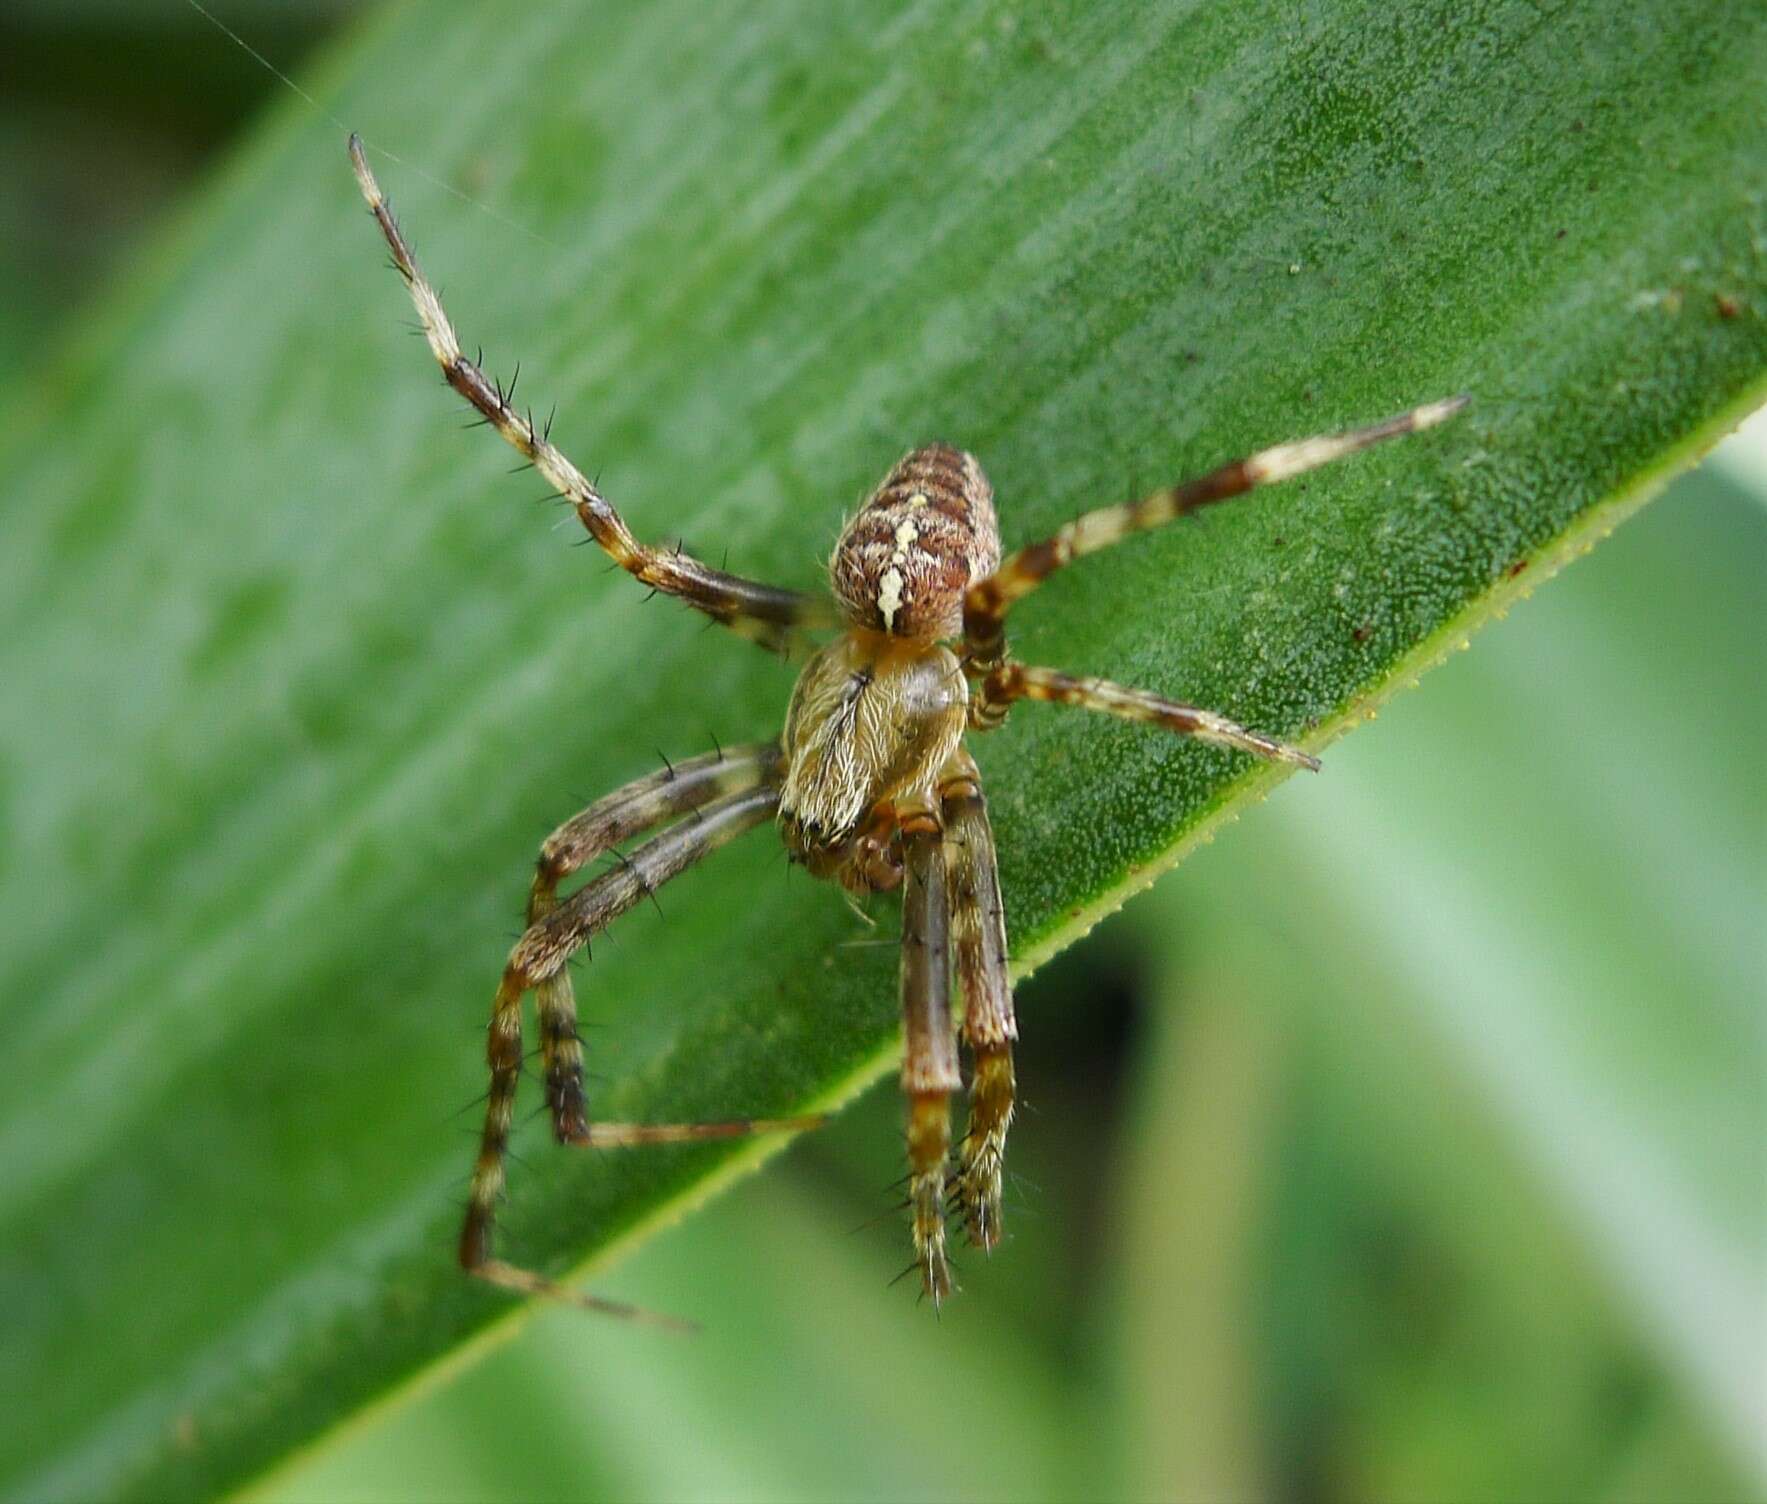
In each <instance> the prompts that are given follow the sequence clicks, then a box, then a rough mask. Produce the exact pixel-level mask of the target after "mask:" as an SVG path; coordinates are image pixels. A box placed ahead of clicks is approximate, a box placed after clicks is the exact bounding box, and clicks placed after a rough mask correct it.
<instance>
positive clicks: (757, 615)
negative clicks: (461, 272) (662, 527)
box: [350, 136, 839, 651]
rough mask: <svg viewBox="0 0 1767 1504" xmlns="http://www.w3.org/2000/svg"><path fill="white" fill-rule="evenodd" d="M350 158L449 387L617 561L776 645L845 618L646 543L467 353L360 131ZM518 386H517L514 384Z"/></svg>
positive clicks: (796, 595) (825, 606)
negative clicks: (373, 167) (366, 153)
mask: <svg viewBox="0 0 1767 1504" xmlns="http://www.w3.org/2000/svg"><path fill="white" fill-rule="evenodd" d="M350 162H351V165H352V166H353V167H354V168H355V171H356V181H357V182H358V183H359V184H360V185H361V188H362V196H363V197H364V198H365V199H367V201H368V207H369V210H370V212H372V213H373V215H374V218H375V222H376V223H377V224H378V225H379V226H380V229H381V233H382V234H383V235H384V236H385V237H386V241H387V245H388V247H389V248H390V249H391V251H392V255H393V265H394V266H395V267H396V268H397V269H398V272H399V275H400V276H402V277H403V278H404V279H405V284H406V286H407V287H408V288H409V289H410V291H411V300H412V302H413V303H414V304H416V307H417V316H418V318H419V319H420V320H421V321H422V324H423V332H424V335H425V336H426V337H427V338H428V340H429V347H430V350H431V351H432V352H433V353H434V355H435V357H436V362H437V364H438V365H440V366H441V368H442V374H443V375H444V376H445V377H446V378H447V380H448V385H449V386H451V387H453V388H454V390H455V391H457V392H459V393H460V395H461V396H462V397H464V398H466V400H467V401H468V402H470V403H471V404H472V405H473V406H474V407H476V408H477V409H478V410H479V412H481V413H482V414H484V417H485V419H486V421H487V422H489V423H490V424H491V426H492V427H493V428H495V429H496V430H497V432H498V433H500V434H502V435H503V437H504V438H505V439H506V440H507V441H508V442H509V443H510V444H511V445H513V446H514V448H515V449H516V450H517V451H518V452H519V453H520V454H521V455H522V457H523V458H524V459H526V460H527V461H528V462H529V463H531V464H532V465H533V466H534V468H535V469H536V470H538V471H539V472H540V474H541V475H543V476H545V477H546V480H547V481H548V482H549V483H550V484H551V485H552V487H553V489H554V490H556V491H557V492H558V493H559V495H561V496H563V497H564V498H565V499H566V500H567V501H569V502H570V504H571V506H572V507H574V508H575V509H576V513H577V517H578V518H579V520H581V522H582V524H583V526H584V527H585V528H586V529H587V530H588V532H589V535H590V536H591V537H592V538H594V540H595V541H596V542H597V543H599V544H600V545H601V546H602V548H603V549H605V550H606V551H607V553H608V556H609V557H610V558H612V559H613V561H614V562H615V563H616V564H618V565H619V566H620V567H621V568H622V569H624V570H626V571H627V572H628V573H629V574H632V575H635V576H636V577H637V578H638V579H640V580H642V581H643V582H644V583H645V584H646V585H648V586H650V587H651V589H653V590H657V591H661V592H662V593H663V594H665V595H672V596H675V597H677V598H678V599H680V600H683V601H686V602H687V604H688V605H690V606H693V607H695V608H697V609H698V610H700V611H703V612H705V613H706V614H707V615H708V616H710V617H711V618H712V619H713V620H715V621H718V622H721V623H723V624H724V625H725V626H727V627H729V628H731V629H732V630H733V631H735V632H738V633H740V634H742V635H743V636H745V637H750V638H753V639H754V640H755V641H757V642H760V643H762V644H763V645H764V646H766V647H769V648H773V649H776V650H781V651H783V650H785V649H786V648H788V647H790V646H791V645H792V643H793V639H794V636H795V635H796V629H799V628H804V627H831V626H838V625H839V621H838V618H837V617H836V615H835V612H834V607H833V604H832V603H831V602H829V601H826V600H823V599H821V598H820V597H817V596H812V595H804V594H801V593H800V592H798V591H795V590H781V589H778V588H776V587H774V586H771V585H761V584H757V583H756V582H755V581H753V580H745V579H743V578H742V577H741V576H739V575H733V574H727V573H725V572H724V571H723V570H721V569H713V568H711V567H710V566H709V565H706V564H702V563H701V562H700V561H699V560H698V559H695V558H693V557H691V556H690V555H688V554H686V553H684V552H682V551H680V550H678V549H672V548H653V547H651V546H650V545H648V544H644V543H640V542H639V541H638V540H637V538H635V537H634V536H633V535H632V531H631V529H630V528H628V527H627V526H626V522H625V519H624V518H622V517H621V516H620V514H619V513H618V512H617V511H615V510H614V508H613V507H612V506H611V505H609V503H608V502H607V501H606V500H605V499H604V498H603V497H602V495H601V493H600V492H599V491H597V490H596V488H595V487H594V486H593V485H592V484H591V483H590V482H589V480H588V479H587V478H586V477H585V476H584V474H583V472H582V471H581V470H579V469H578V468H577V467H576V466H575V465H574V464H572V463H571V461H570V460H568V459H567V458H566V457H565V456H564V454H563V453H561V452H560V451H559V450H558V449H556V448H555V447H554V446H553V444H552V442H551V441H550V440H549V439H548V438H547V436H546V426H547V425H544V424H540V425H537V424H536V423H535V422H534V420H533V419H532V418H531V417H530V416H528V415H527V414H526V413H518V412H517V411H516V410H515V408H514V407H512V406H511V405H510V401H509V398H510V391H506V390H504V389H503V388H502V387H501V386H499V385H498V384H497V383H496V382H494V381H492V380H491V379H490V378H489V377H487V376H486V375H485V373H484V372H483V371H482V370H481V369H480V368H479V366H478V364H477V363H476V362H475V361H471V360H468V359H467V358H466V355H465V352H464V351H462V349H461V347H460V340H459V337H458V336H457V335H456V334H455V332H454V326H453V324H452V323H450V322H449V319H448V315H447V313H446V312H445V311H444V309H443V308H442V300H441V299H440V298H439V297H438V296H437V295H436V290H435V289H434V288H433V287H431V286H430V284H429V282H428V280H427V279H426V278H425V277H424V275H423V273H422V271H420V270H419V269H418V265H417V258H416V257H415V256H413V255H412V252H411V247H410V246H409V244H407V242H406V240H405V236H404V234H403V232H402V231H401V230H400V229H399V227H398V225H397V224H396V223H395V222H394V220H393V215H392V211H391V210H390V209H389V208H388V207H387V201H386V196H385V195H384V194H383V193H382V192H381V191H380V184H379V183H377V182H376V181H375V178H374V173H373V172H372V171H371V170H370V168H369V166H368V159H367V157H366V156H364V154H363V151H362V142H361V140H360V139H359V138H358V137H355V136H351V137H350ZM513 387H514V383H511V390H513Z"/></svg>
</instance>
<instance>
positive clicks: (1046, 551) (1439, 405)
mask: <svg viewBox="0 0 1767 1504" xmlns="http://www.w3.org/2000/svg"><path fill="white" fill-rule="evenodd" d="M1467 401H1468V399H1467V398H1466V397H1450V398H1448V399H1447V400H1446V401H1442V402H1429V403H1425V404H1424V405H1423V406H1421V407H1414V408H1411V409H1410V410H1409V411H1407V412H1402V413H1399V414H1397V415H1396V416H1394V417H1391V418H1388V419H1387V420H1386V421H1385V422H1382V423H1375V424H1371V425H1370V426H1368V427H1366V428H1353V429H1350V430H1349V431H1348V432H1345V433H1335V434H1321V435H1318V436H1316V437H1314V438H1310V439H1298V440H1295V441H1294V442H1292V443H1288V444H1278V445H1276V446H1275V447H1274V448H1271V449H1262V450H1259V451H1258V453H1256V454H1253V455H1248V456H1247V457H1246V458H1245V459H1240V460H1234V461H1233V462H1232V463H1231V464H1227V465H1223V466H1221V468H1220V469H1218V470H1212V471H1210V472H1209V473H1208V474H1207V475H1204V476H1199V477H1198V478H1197V479H1195V480H1189V481H1185V482H1184V483H1183V484H1182V485H1177V486H1168V487H1166V488H1165V489H1164V490H1160V491H1155V492H1154V493H1153V494H1152V495H1151V496H1145V497H1143V498H1142V499H1141V500H1140V501H1131V502H1125V503H1123V504H1122V505H1120V506H1114V507H1100V508H1099V509H1098V510H1097V511H1093V512H1087V513H1085V514H1084V515H1082V516H1080V517H1077V518H1075V519H1074V520H1073V521H1072V522H1069V523H1066V524H1065V525H1063V526H1062V527H1061V528H1060V529H1058V530H1057V531H1056V532H1055V534H1054V535H1053V536H1051V537H1048V538H1045V539H1043V541H1042V542H1040V543H1033V544H1031V545H1030V546H1029V547H1026V548H1021V549H1020V550H1019V551H1018V552H1017V553H1015V554H1013V555H1012V556H1011V557H1010V558H1008V559H1007V560H1005V561H1004V562H1003V563H1002V564H1001V565H1000V567H999V568H998V569H996V570H995V571H994V572H993V573H992V574H990V575H988V576H986V577H985V578H983V579H980V580H977V581H976V582H975V583H974V584H972V585H971V586H970V587H969V589H968V591H967V593H966V594H965V596H964V601H963V658H964V667H965V670H966V671H967V672H968V673H969V674H970V675H971V677H973V678H978V679H985V678H986V677H987V675H989V674H990V673H992V672H993V671H994V670H995V669H997V668H999V667H1000V665H1001V664H1002V663H1004V662H1005V660H1006V613H1007V611H1008V610H1009V609H1010V608H1011V606H1012V604H1013V602H1015V601H1019V600H1023V599H1024V597H1025V596H1027V595H1029V594H1030V593H1031V592H1032V591H1033V590H1035V589H1036V588H1037V587H1038V586H1039V585H1041V584H1042V583H1043V581H1044V580H1046V579H1048V578H1049V576H1050V575H1052V574H1054V573H1055V571H1056V570H1058V569H1060V568H1062V567H1063V566H1064V565H1067V564H1071V563H1073V561H1074V560H1075V559H1078V558H1083V557H1084V556H1085V555H1087V554H1090V553H1096V552H1098V550H1099V549H1101V548H1108V547H1110V545H1111V544H1113V543H1118V542H1121V541H1122V540H1123V539H1124V538H1127V537H1128V536H1129V535H1130V534H1132V533H1139V532H1145V531H1146V530H1147V529H1149V528H1155V527H1163V526H1164V525H1165V524H1166V523H1168V522H1173V521H1175V520H1177V519H1178V518H1180V517H1184V516H1188V515H1189V514H1190V513H1191V512H1194V511H1196V510H1198V509H1199V508H1201V507H1205V506H1208V505H1209V504H1210V503H1212V502H1217V501H1225V500H1227V499H1228V498H1229V497H1233V496H1241V495H1243V494H1244V493H1245V492H1247V491H1250V490H1253V489H1255V488H1256V487H1258V486H1268V485H1273V484H1275V483H1276V482H1277V481H1280V480H1287V479H1288V478H1289V477H1290V476H1293V475H1300V474H1302V473H1303V472H1305V471H1308V470H1314V469H1317V468H1318V467H1319V466H1321V465H1328V464H1330V463H1331V462H1332V461H1333V460H1337V459H1342V458H1343V457H1344V456H1345V455H1350V454H1355V453H1356V452H1357V451H1358V450H1361V449H1367V448H1368V447H1369V446H1370V445H1373V444H1379V443H1381V442H1382V441H1384V440H1386V439H1394V438H1398V437H1399V436H1400V435H1401V434H1408V433H1417V432H1419V431H1420V430H1422V429H1425V428H1433V427H1434V426H1435V425H1436V424H1438V423H1443V422H1446V421H1447V420H1448V419H1449V418H1452V417H1453V416H1454V415H1455V414H1456V413H1458V412H1459V411H1460V410H1461V409H1462V408H1463V407H1465V406H1466V404H1467ZM971 714H972V721H971V723H972V725H974V726H975V727H976V728H977V729H978V730H985V729H988V728H989V727H991V726H996V725H998V724H999V723H1000V720H1001V719H1002V718H1003V717H1004V715H1005V706H1004V705H1003V704H1002V703H1001V702H1000V701H999V700H998V699H997V698H996V697H994V696H991V695H989V694H988V693H987V691H986V689H985V688H984V690H983V693H982V695H981V696H980V697H979V698H978V700H977V701H976V703H975V706H974V708H973V709H972V713H971Z"/></svg>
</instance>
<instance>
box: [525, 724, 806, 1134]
mask: <svg viewBox="0 0 1767 1504" xmlns="http://www.w3.org/2000/svg"><path fill="white" fill-rule="evenodd" d="M778 765H779V747H778V744H777V743H764V744H756V745H754V746H746V747H732V748H731V749H730V750H729V751H727V752H726V751H720V752H713V753H708V754H707V755H705V756H703V757H696V758H693V759H692V760H691V761H688V762H683V763H678V764H675V765H673V766H669V767H665V768H662V769H661V770H659V771H658V772H655V773H651V774H649V775H648V776H646V777H644V778H639V779H636V780H634V781H633V782H631V783H629V784H627V785H626V786H625V787H624V788H621V789H617V790H615V791H614V792H613V793H611V794H609V795H608V796H607V797H606V798H604V799H598V800H596V801H595V803H593V804H591V805H590V806H589V807H588V808H587V809H586V810H584V811H582V813H580V814H578V815H574V816H572V818H571V819H569V820H567V821H565V823H564V824H563V825H561V826H559V827H558V829H557V830H555V831H553V833H552V834H551V835H550V836H548V837H547V838H546V841H545V843H544V844H543V845H542V846H541V848H540V858H539V861H538V862H537V863H536V870H535V873H534V886H533V890H532V892H531V893H530V894H529V896H528V923H529V924H530V925H534V924H538V923H539V922H540V920H542V919H544V918H545V917H546V916H547V915H548V914H550V913H551V912H552V910H553V909H554V908H555V907H556V905H557V901H558V885H559V883H561V882H562V881H564V879H565V878H567V877H569V876H571V875H572V874H573V873H576V872H580V871H581V870H582V869H583V868H584V867H586V866H587V865H588V864H589V863H590V862H592V861H594V860H595V859H596V858H597V857H598V856H601V855H603V854H604V853H605V852H608V851H610V850H612V849H613V848H614V847H615V846H617V845H618V844H619V843H620V842H621V841H624V840H626V839H627V838H628V837H630V836H635V835H639V834H641V833H643V832H644V831H647V830H651V829H654V828H655V827H656V826H658V825H661V824H662V823H663V822H664V821H665V820H670V819H673V818H674V817H675V816H677V815H684V814H687V813H689V812H690V811H693V810H697V809H699V808H701V807H702V806H704V805H706V804H708V803H709V802H711V801H712V800H714V799H717V798H719V797H721V796H723V795H725V794H733V793H736V792H738V791H739V790H742V789H752V788H754V787H756V786H757V785H758V784H760V783H762V782H763V781H766V780H769V779H771V778H773V777H774V776H776V773H777V770H778ZM534 1001H535V1004H536V1008H537V1013H538V1017H539V1024H540V1054H541V1064H542V1068H543V1071H544V1075H545V1082H546V1105H547V1107H548V1108H549V1109H550V1111H551V1114H552V1131H553V1136H554V1137H555V1138H556V1139H557V1140H558V1141H559V1142H560V1143H561V1144H563V1143H571V1142H574V1141H576V1140H578V1139H580V1138H581V1137H582V1136H583V1134H584V1132H585V1131H586V1127H587V1125H586V1122H585V1113H584V1103H583V1046H582V1043H581V1041H580V1040H579V1039H578V1037H577V1002H576V997H575V996H574V994H573V992H572V989H571V973H570V968H569V967H568V966H561V967H559V969H558V970H557V971H556V972H554V973H553V974H552V975H551V976H549V977H547V978H546V979H545V980H543V981H541V982H540V983H538V985H536V987H535V988H534Z"/></svg>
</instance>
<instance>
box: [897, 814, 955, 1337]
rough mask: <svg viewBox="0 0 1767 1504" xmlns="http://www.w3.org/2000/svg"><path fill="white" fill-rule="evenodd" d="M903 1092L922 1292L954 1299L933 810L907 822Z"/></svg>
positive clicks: (949, 1067)
mask: <svg viewBox="0 0 1767 1504" xmlns="http://www.w3.org/2000/svg"><path fill="white" fill-rule="evenodd" d="M902 855H903V867H904V878H905V880H904V882H903V886H902V1033H903V1039H904V1050H903V1055H902V1090H903V1092H904V1093H906V1095H907V1098H908V1203H909V1209H910V1213H911V1215H912V1217H913V1224H914V1261H915V1264H916V1265H917V1266H918V1267H919V1269H920V1283H921V1289H922V1290H924V1291H925V1293H926V1294H927V1295H929V1296H930V1297H931V1298H932V1301H933V1303H934V1304H935V1305H937V1304H938V1303H939V1302H940V1301H942V1300H944V1298H945V1297H946V1296H947V1295H949V1294H950V1293H951V1290H952V1283H951V1266H950V1264H949V1263H948V1262H947V1260H946V1257H945V1166H946V1161H947V1159H948V1158H949V1157H950V1153H951V1093H952V1092H954V1091H956V1090H958V1089H959V1088H960V1087H961V1086H962V1085H963V1077H962V1075H961V1074H960V1072H959V1071H958V1067H957V1036H956V1034H955V1033H954V1032H953V1030H952V1027H951V906H950V890H949V888H948V886H947V884H946V880H945V858H944V839H943V836H942V834H941V832H940V830H939V822H938V819H937V818H936V817H935V816H934V815H933V813H932V812H931V811H930V810H928V811H925V812H917V813H914V814H911V815H909V816H908V817H907V818H906V819H904V820H903V822H902Z"/></svg>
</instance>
